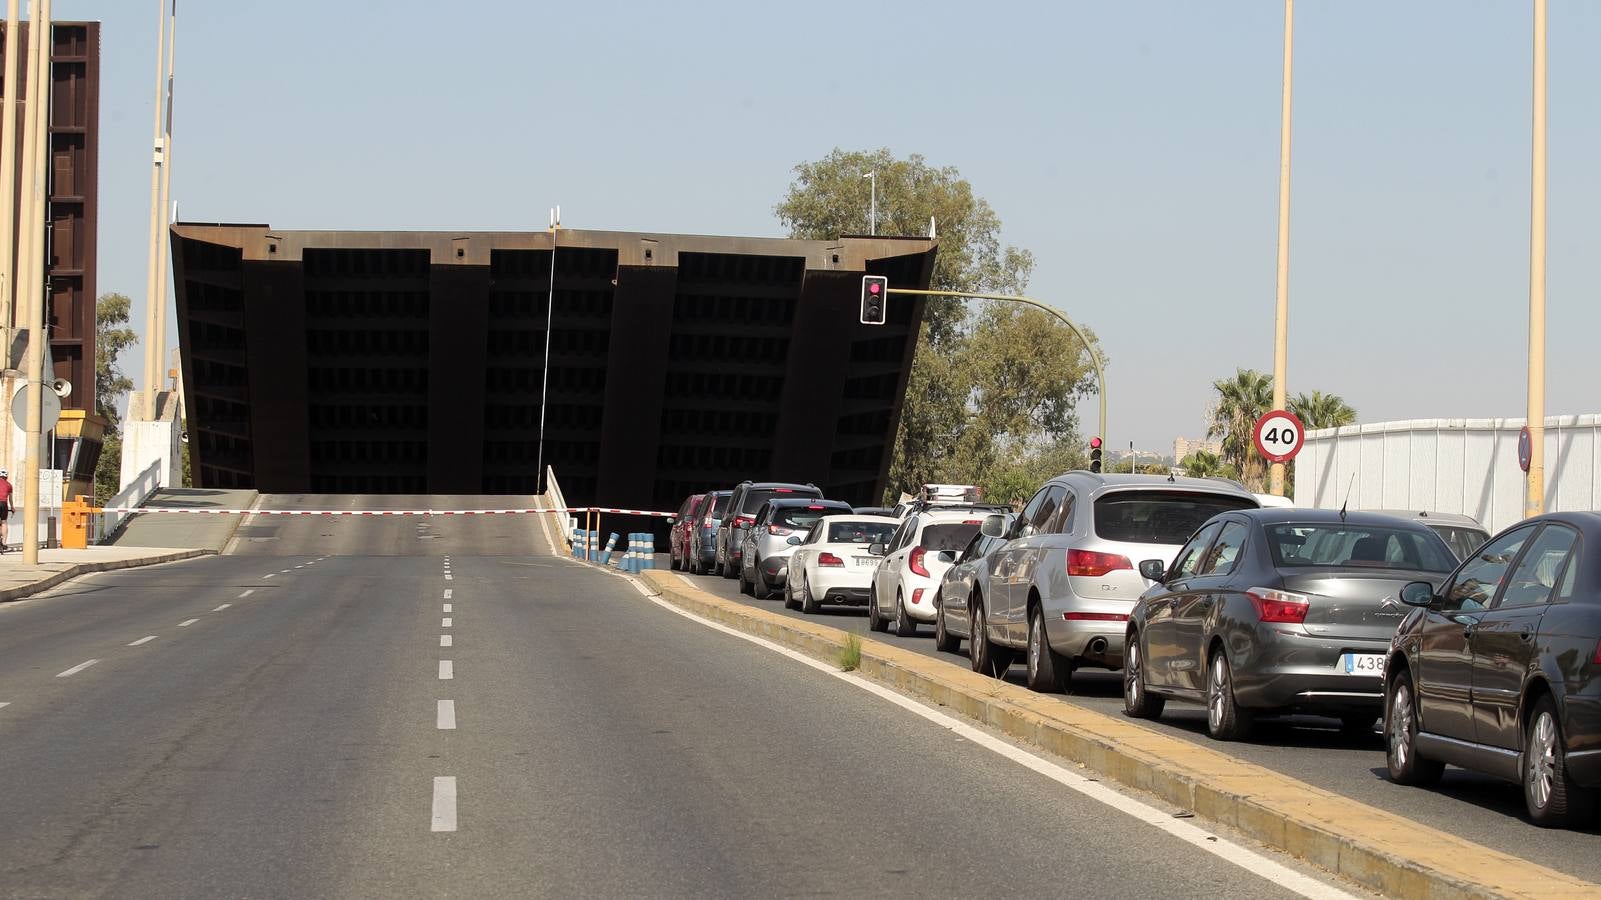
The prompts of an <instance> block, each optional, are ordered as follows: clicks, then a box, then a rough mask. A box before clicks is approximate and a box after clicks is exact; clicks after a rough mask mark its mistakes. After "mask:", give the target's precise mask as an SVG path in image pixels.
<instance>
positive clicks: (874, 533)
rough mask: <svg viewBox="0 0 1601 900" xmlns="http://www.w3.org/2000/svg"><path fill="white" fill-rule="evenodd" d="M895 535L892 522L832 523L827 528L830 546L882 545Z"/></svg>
mask: <svg viewBox="0 0 1601 900" xmlns="http://www.w3.org/2000/svg"><path fill="white" fill-rule="evenodd" d="M894 533H895V523H894V522H833V523H830V524H829V526H828V542H829V543H831V544H883V543H887V542H888V541H889V539H890V536H891V535H893V534H894Z"/></svg>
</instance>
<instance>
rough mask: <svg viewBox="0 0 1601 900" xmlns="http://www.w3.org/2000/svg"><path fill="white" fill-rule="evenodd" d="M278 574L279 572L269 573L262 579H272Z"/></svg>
mask: <svg viewBox="0 0 1601 900" xmlns="http://www.w3.org/2000/svg"><path fill="white" fill-rule="evenodd" d="M276 574H278V573H277V572H268V573H267V574H265V575H263V576H261V577H262V578H271V577H272V576H274V575H276Z"/></svg>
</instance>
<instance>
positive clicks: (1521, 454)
mask: <svg viewBox="0 0 1601 900" xmlns="http://www.w3.org/2000/svg"><path fill="white" fill-rule="evenodd" d="M1533 457H1534V442H1533V441H1531V440H1530V439H1529V426H1527V425H1525V426H1523V430H1522V431H1520V432H1518V468H1520V469H1522V470H1523V471H1525V472H1527V471H1529V460H1530V459H1531V458H1533Z"/></svg>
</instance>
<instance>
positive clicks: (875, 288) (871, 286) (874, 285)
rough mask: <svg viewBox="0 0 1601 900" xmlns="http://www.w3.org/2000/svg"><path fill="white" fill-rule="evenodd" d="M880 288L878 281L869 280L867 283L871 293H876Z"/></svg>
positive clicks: (868, 290)
mask: <svg viewBox="0 0 1601 900" xmlns="http://www.w3.org/2000/svg"><path fill="white" fill-rule="evenodd" d="M878 290H879V286H878V282H876V281H869V282H868V283H867V292H868V293H869V294H876V293H878Z"/></svg>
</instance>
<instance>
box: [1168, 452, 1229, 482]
mask: <svg viewBox="0 0 1601 900" xmlns="http://www.w3.org/2000/svg"><path fill="white" fill-rule="evenodd" d="M1179 465H1180V466H1181V467H1182V468H1183V469H1184V474H1185V475H1188V476H1190V477H1191V478H1236V477H1238V476H1239V471H1238V470H1236V469H1235V468H1234V467H1233V466H1231V465H1229V464H1228V463H1225V462H1224V461H1223V460H1222V459H1220V458H1219V457H1218V455H1217V454H1216V453H1211V452H1208V451H1206V450H1197V451H1195V452H1194V453H1191V454H1190V455H1189V456H1186V457H1184V459H1183V460H1181V461H1180V462H1179Z"/></svg>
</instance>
